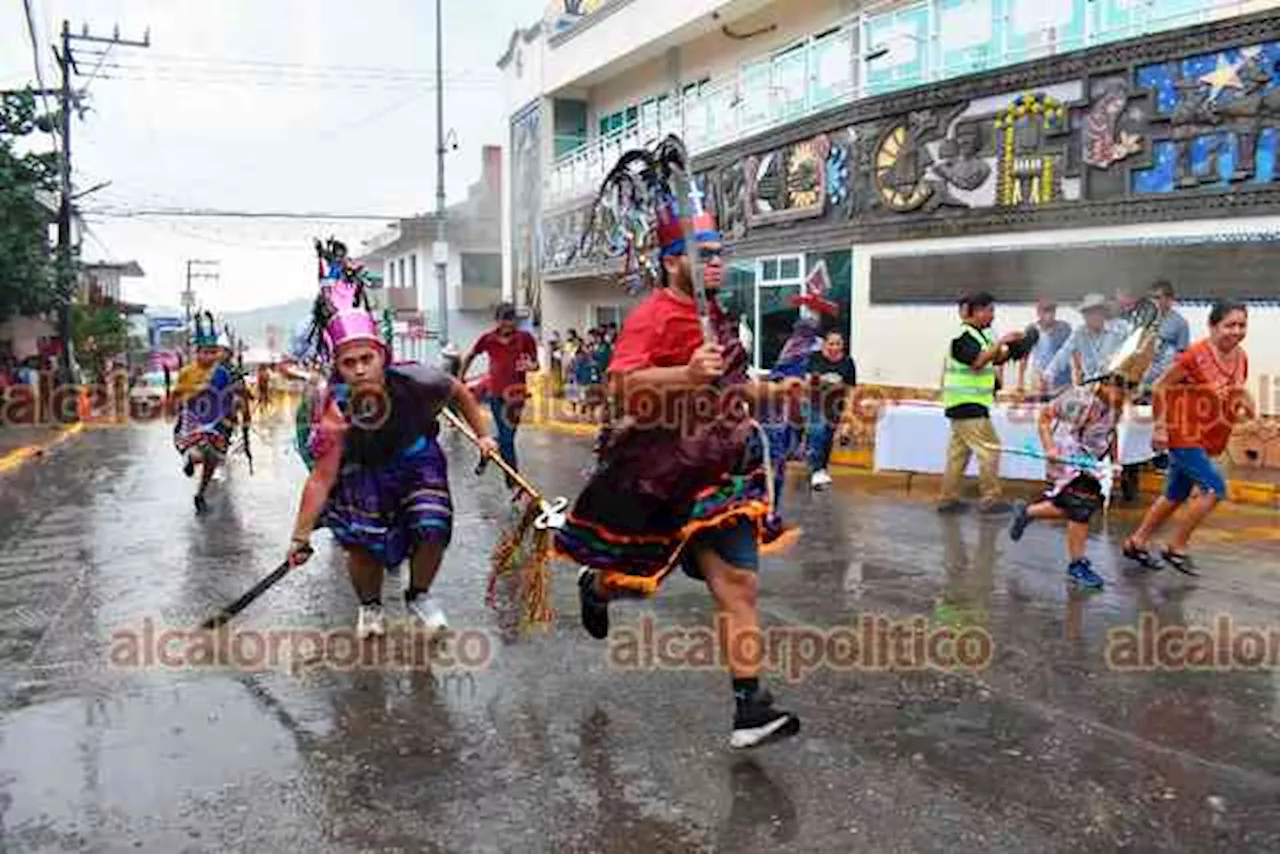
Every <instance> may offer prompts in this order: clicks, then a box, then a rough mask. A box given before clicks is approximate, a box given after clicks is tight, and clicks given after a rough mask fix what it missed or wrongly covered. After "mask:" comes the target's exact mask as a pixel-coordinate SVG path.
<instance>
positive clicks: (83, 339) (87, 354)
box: [71, 305, 129, 373]
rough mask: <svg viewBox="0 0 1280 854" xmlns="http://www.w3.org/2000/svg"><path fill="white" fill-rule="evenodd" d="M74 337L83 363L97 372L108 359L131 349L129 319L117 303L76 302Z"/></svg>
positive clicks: (73, 339) (72, 313)
mask: <svg viewBox="0 0 1280 854" xmlns="http://www.w3.org/2000/svg"><path fill="white" fill-rule="evenodd" d="M71 340H72V341H73V342H74V344H75V348H76V354H77V356H78V361H79V362H80V366H81V367H82V368H84V369H85V370H86V371H92V372H94V373H96V372H97V371H98V370H99V369H100V368H101V367H102V365H103V363H104V362H105V361H106V360H107V359H110V358H112V357H113V356H119V355H120V354H122V353H124V352H126V351H127V350H128V349H129V322H128V321H127V320H125V318H124V316H123V315H121V313H120V309H118V308H116V307H115V306H110V305H103V306H98V305H75V306H72V309H71Z"/></svg>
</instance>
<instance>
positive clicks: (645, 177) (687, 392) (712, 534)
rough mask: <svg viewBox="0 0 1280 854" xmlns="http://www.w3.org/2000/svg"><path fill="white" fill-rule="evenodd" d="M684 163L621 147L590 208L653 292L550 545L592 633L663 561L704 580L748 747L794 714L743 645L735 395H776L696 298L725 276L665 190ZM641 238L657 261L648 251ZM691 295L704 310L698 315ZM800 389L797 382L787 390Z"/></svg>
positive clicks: (745, 549)
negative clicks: (579, 485)
mask: <svg viewBox="0 0 1280 854" xmlns="http://www.w3.org/2000/svg"><path fill="white" fill-rule="evenodd" d="M686 163H687V160H686V158H685V155H684V150H683V146H681V144H680V142H679V140H678V139H676V138H674V137H669V138H667V139H666V140H664V141H663V142H662V143H660V144H659V145H658V146H657V148H656V150H655V151H653V152H649V151H644V150H639V151H631V152H628V153H626V154H624V155H623V157H622V158H621V160H620V161H619V162H618V164H617V165H616V166H615V167H614V168H613V169H612V170H611V171H610V172H609V174H608V175H607V176H606V178H605V180H604V184H603V187H602V189H601V192H600V196H599V198H598V200H597V205H601V204H603V206H604V207H603V209H601V208H597V210H596V216H597V217H601V218H603V219H605V220H606V221H607V220H609V219H612V220H613V222H615V223H626V225H625V226H621V227H622V229H623V233H622V234H621V235H619V233H618V232H617V231H615V232H614V233H613V234H610V235H608V236H607V237H606V239H608V240H609V241H610V243H612V244H613V246H614V247H615V249H618V248H624V249H625V251H626V252H627V254H628V256H629V262H631V263H630V264H629V265H628V266H629V267H631V269H632V278H631V280H630V284H631V286H632V289H635V287H636V285H637V281H636V279H635V278H634V276H635V270H636V267H637V266H638V268H639V270H640V274H641V275H643V276H644V278H645V281H644V282H643V285H647V286H651V287H652V286H657V287H656V289H655V290H654V291H653V292H652V293H651V294H649V296H648V297H647V298H645V299H644V300H643V301H641V302H640V303H639V304H638V305H637V306H636V307H635V308H634V309H633V310H632V311H631V313H630V314H629V315H628V317H627V319H626V321H625V322H624V324H623V326H622V330H621V333H620V334H619V336H618V340H617V343H616V345H615V348H614V352H613V357H612V359H611V360H610V363H609V380H610V384H611V398H612V400H611V403H612V405H613V408H614V412H613V413H611V416H614V415H616V416H618V418H617V420H612V418H611V421H612V423H609V424H607V425H606V427H605V428H604V432H603V433H602V436H601V440H600V442H599V443H598V445H597V456H598V464H597V468H596V470H595V472H594V474H593V475H592V477H591V479H590V481H589V482H588V483H587V485H586V487H585V488H584V489H583V491H582V493H581V495H580V496H579V497H578V499H577V501H576V503H575V504H574V506H573V509H572V511H571V513H570V514H569V517H568V520H567V522H566V524H565V526H564V527H563V528H562V529H560V530H559V531H558V532H557V534H556V539H555V548H556V551H557V553H558V554H559V555H560V556H562V557H567V558H569V559H571V560H573V561H575V562H577V563H579V564H583V568H582V570H581V572H580V573H579V577H578V589H579V599H580V604H581V609H582V612H581V617H582V623H583V626H584V628H585V629H586V630H587V631H588V632H589V633H590V634H591V635H592V636H593V637H595V638H598V639H603V638H605V637H607V636H608V631H609V612H608V606H609V602H610V600H612V599H615V598H619V597H637V596H638V597H650V596H653V595H655V594H656V593H657V591H658V589H659V588H660V586H661V585H662V582H663V581H664V580H665V579H666V578H667V576H668V575H669V574H670V573H671V572H672V570H673V569H674V568H675V567H676V566H680V567H681V568H682V569H683V570H684V572H685V573H686V574H687V575H689V576H690V577H692V578H694V579H697V580H701V581H704V582H705V583H706V585H707V587H708V589H709V590H710V592H711V595H712V598H713V599H714V601H715V609H716V615H717V620H716V622H717V626H718V628H719V632H720V643H721V645H722V648H723V649H725V650H727V653H728V661H729V669H730V671H731V675H732V680H733V683H732V689H733V696H734V698H735V699H734V702H735V706H736V710H735V713H734V718H733V734H732V738H731V744H732V746H733V747H737V748H742V747H752V746H755V745H759V744H763V743H765V742H766V741H770V740H772V739H776V738H781V737H786V736H790V735H794V734H795V733H797V732H799V729H800V719H799V718H798V717H797V716H796V715H794V714H792V713H790V712H786V711H782V710H780V709H776V708H774V705H773V697H772V696H771V694H770V692H769V691H768V690H767V689H765V688H764V687H762V686H761V685H760V680H759V671H760V662H759V660H758V657H754V656H752V655H751V653H750V650H751V648H752V644H753V643H756V644H758V643H760V642H761V638H760V625H759V622H760V620H759V613H758V611H757V605H756V598H757V590H758V580H759V579H758V574H757V573H758V569H759V552H760V545H761V541H762V539H763V538H764V534H765V523H766V520H767V518H768V516H769V514H770V511H771V508H770V505H769V502H768V498H767V496H768V485H767V481H768V477H769V473H768V471H767V467H766V465H765V462H764V459H763V457H764V449H765V447H766V445H767V442H766V441H765V440H764V438H763V437H762V435H761V434H762V433H763V430H762V429H761V428H760V425H759V424H758V423H757V422H756V421H754V420H753V419H752V418H751V417H750V415H749V413H748V412H747V411H746V409H747V407H746V405H745V403H746V401H747V400H749V399H753V398H755V396H756V395H757V394H759V393H761V392H771V391H773V390H774V389H773V387H772V386H770V385H768V384H763V385H755V384H752V383H750V382H749V380H748V378H747V364H748V359H747V353H746V351H745V349H744V348H743V347H742V344H741V342H740V341H739V339H738V335H737V329H736V324H735V323H734V322H733V321H732V320H731V319H730V318H728V317H726V316H725V314H724V313H723V312H722V311H721V310H720V308H719V306H718V305H717V304H716V302H715V300H714V299H712V298H709V297H711V296H713V294H714V292H715V291H716V290H717V289H718V287H719V285H720V282H721V277H722V275H723V273H722V267H721V261H720V252H721V246H720V235H719V232H718V231H717V227H716V224H715V220H714V218H713V217H712V216H711V215H710V214H709V213H707V212H705V211H704V210H703V209H702V206H701V204H700V202H701V199H700V196H699V195H698V194H697V192H696V191H691V192H690V194H689V197H688V198H679V196H678V195H677V193H676V191H675V190H674V188H673V186H675V185H680V184H681V177H680V175H681V174H683V172H684V169H685V168H687V167H686V165H685V164H686ZM676 170H678V174H677V171H676ZM673 181H674V182H675V184H674V185H673ZM677 200H678V201H677ZM682 209H683V210H684V211H686V212H688V215H687V216H686V217H685V218H683V219H682V218H681V216H680V213H679V211H680V210H682ZM596 223H597V220H596V219H594V218H593V221H592V225H591V227H589V228H588V236H590V235H591V234H592V233H593V230H594V228H595V226H596ZM655 231H656V233H654V232H655ZM686 233H689V234H691V235H692V236H693V237H694V242H695V244H696V246H697V248H696V250H695V248H694V247H692V246H688V245H686ZM584 239H586V237H585V236H584ZM655 243H656V248H657V249H658V250H659V251H660V261H659V265H660V266H658V265H652V264H651V262H650V259H649V256H648V254H647V253H648V251H649V249H650V248H651V247H654V245H655ZM619 244H623V246H619ZM691 255H692V256H695V257H690V256H691ZM695 264H696V265H700V269H695V268H694V267H693V265H695ZM633 265H634V266H633ZM700 284H705V292H703V293H699V285H700ZM643 285H642V286H643ZM702 296H707V297H708V299H706V301H705V303H702V304H704V305H707V311H708V312H709V317H703V316H702V315H701V313H700V302H701V300H700V297H702ZM704 322H709V326H710V330H705V327H704V325H703V324H704ZM704 330H705V331H711V332H712V333H713V335H714V338H713V340H709V341H708V340H705V339H704V334H705V333H704ZM799 391H800V389H799V383H798V382H797V383H795V388H793V389H792V392H793V393H795V394H797V395H798V394H799ZM755 402H758V399H756V400H755ZM756 648H759V647H758V646H757V647H756Z"/></svg>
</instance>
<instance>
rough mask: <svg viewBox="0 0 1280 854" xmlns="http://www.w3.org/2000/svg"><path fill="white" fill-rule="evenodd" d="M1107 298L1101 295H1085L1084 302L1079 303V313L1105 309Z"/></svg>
mask: <svg viewBox="0 0 1280 854" xmlns="http://www.w3.org/2000/svg"><path fill="white" fill-rule="evenodd" d="M1106 307H1107V298H1106V297H1104V296H1103V295H1102V294H1085V297H1084V302H1082V303H1080V310H1081V311H1089V310H1091V309H1095V308H1106Z"/></svg>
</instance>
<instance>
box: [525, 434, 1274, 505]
mask: <svg viewBox="0 0 1280 854" xmlns="http://www.w3.org/2000/svg"><path fill="white" fill-rule="evenodd" d="M524 426H527V427H531V428H533V429H535V430H549V431H551V432H553V433H564V434H568V435H571V436H594V435H595V434H596V431H597V430H598V429H599V428H598V427H596V425H594V424H576V423H573V422H568V421H540V422H532V421H531V422H528V423H527V424H526V425H524ZM831 467H832V469H834V470H836V471H838V472H840V473H841V474H857V475H861V476H864V477H873V478H876V479H889V478H893V477H903V478H906V479H907V483H908V489H909V488H910V481H911V480H912V479H914V478H915V477H930V475H923V474H921V475H913V474H912V473H910V472H899V471H882V472H878V471H875V470H874V467H873V463H872V453H871V450H870V449H869V448H858V449H855V450H851V451H845V450H837V451H835V452H833V453H832V454H831ZM834 473H836V472H835V471H833V474H834ZM933 477H937V476H936V475H933ZM1014 482H1015V483H1023V481H1014ZM1138 488H1139V490H1140V491H1141V492H1142V493H1145V494H1150V495H1152V496H1154V495H1159V494H1160V492H1161V491H1162V490H1163V488H1164V475H1162V474H1158V473H1152V472H1149V471H1144V472H1143V473H1142V475H1141V477H1140V478H1139V481H1138ZM1227 489H1228V491H1229V492H1230V496H1231V497H1230V499H1229V500H1230V502H1231V503H1233V504H1245V505H1249V506H1252V507H1264V508H1266V509H1268V510H1280V484H1274V483H1261V482H1255V481H1247V480H1239V479H1228V480H1227Z"/></svg>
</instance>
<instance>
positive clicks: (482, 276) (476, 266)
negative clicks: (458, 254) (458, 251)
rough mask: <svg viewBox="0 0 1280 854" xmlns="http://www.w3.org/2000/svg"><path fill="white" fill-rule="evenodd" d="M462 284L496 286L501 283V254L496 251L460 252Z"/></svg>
mask: <svg viewBox="0 0 1280 854" xmlns="http://www.w3.org/2000/svg"><path fill="white" fill-rule="evenodd" d="M462 284H463V286H466V285H486V286H490V287H492V286H497V285H501V284H502V256H501V255H500V254H498V253H497V252H492V253H490V252H485V253H474V254H472V253H467V252H463V253H462Z"/></svg>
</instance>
